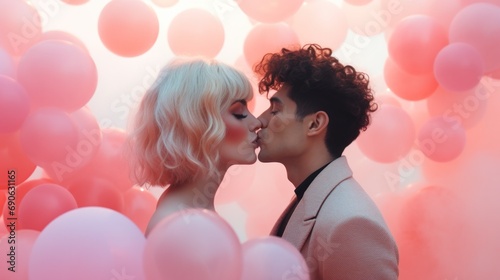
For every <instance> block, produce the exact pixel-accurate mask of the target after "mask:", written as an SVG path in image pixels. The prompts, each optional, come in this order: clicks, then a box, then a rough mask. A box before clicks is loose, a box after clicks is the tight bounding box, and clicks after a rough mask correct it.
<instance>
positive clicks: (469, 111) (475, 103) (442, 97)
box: [427, 84, 489, 129]
mask: <svg viewBox="0 0 500 280" xmlns="http://www.w3.org/2000/svg"><path fill="white" fill-rule="evenodd" d="M486 90H487V89H486V88H485V87H484V86H482V85H481V84H480V85H478V86H477V87H476V88H474V89H472V90H468V91H465V92H449V91H446V90H445V89H443V88H441V87H439V88H438V89H437V90H436V91H435V92H434V94H433V95H432V96H431V97H429V98H428V99H427V108H428V110H429V113H430V114H431V116H442V117H443V118H444V119H445V120H448V121H451V122H456V123H458V124H460V125H462V126H463V127H464V128H466V129H469V128H471V127H473V126H474V125H476V124H477V123H479V121H480V120H481V118H482V117H483V115H484V113H485V111H486V107H487V105H488V99H489V94H488V93H485V91H486Z"/></svg>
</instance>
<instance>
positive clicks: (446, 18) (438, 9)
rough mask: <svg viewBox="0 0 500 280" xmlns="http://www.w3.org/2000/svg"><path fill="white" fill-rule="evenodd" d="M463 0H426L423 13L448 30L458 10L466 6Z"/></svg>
mask: <svg viewBox="0 0 500 280" xmlns="http://www.w3.org/2000/svg"><path fill="white" fill-rule="evenodd" d="M463 1H464V0H441V1H434V0H425V2H424V3H423V5H424V7H425V10H424V11H423V14H426V15H428V16H431V17H432V18H434V20H436V21H437V22H439V24H441V26H442V27H443V28H444V30H445V31H448V30H449V27H450V24H451V21H452V20H453V18H454V17H455V15H456V14H458V12H459V11H460V10H461V9H462V8H463V7H464V5H463V3H462V2H463ZM474 1H475V0H474ZM494 1H496V0H494ZM419 2H420V1H419Z"/></svg>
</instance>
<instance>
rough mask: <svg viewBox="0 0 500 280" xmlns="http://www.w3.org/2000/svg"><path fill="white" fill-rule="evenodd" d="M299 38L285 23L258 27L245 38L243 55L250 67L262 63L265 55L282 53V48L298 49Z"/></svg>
mask: <svg viewBox="0 0 500 280" xmlns="http://www.w3.org/2000/svg"><path fill="white" fill-rule="evenodd" d="M299 47H300V43H299V38H298V37H297V35H296V34H295V32H294V31H293V30H292V29H291V28H290V27H289V26H288V25H286V24H284V23H276V24H259V25H256V26H255V27H254V28H253V29H252V30H250V32H249V33H248V34H247V37H246V38H245V43H244V45H243V53H244V54H245V59H246V61H247V63H248V65H249V66H250V67H252V68H253V67H254V66H255V64H257V63H258V62H260V61H261V60H262V58H263V57H264V55H265V54H267V53H274V52H279V51H281V49H282V48H288V49H298V48H299Z"/></svg>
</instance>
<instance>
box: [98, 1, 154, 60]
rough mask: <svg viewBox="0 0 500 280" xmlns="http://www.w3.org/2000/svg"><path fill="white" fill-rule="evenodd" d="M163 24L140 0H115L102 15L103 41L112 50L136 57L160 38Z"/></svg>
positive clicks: (101, 29)
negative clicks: (161, 24) (160, 29)
mask: <svg viewBox="0 0 500 280" xmlns="http://www.w3.org/2000/svg"><path fill="white" fill-rule="evenodd" d="M159 28H160V24H159V21H158V17H157V16H156V13H155V11H154V10H153V8H151V7H150V6H149V5H147V4H146V3H145V2H143V1H139V0H114V1H111V2H109V3H108V4H107V5H106V6H105V7H104V8H103V9H102V11H101V14H100V15H99V22H98V31H99V37H100V38H101V41H102V42H103V43H104V45H105V46H106V48H108V49H109V50H110V51H111V52H113V53H115V54H117V55H120V56H124V57H133V56H138V55H141V54H143V53H145V52H147V51H148V50H149V49H151V47H152V46H153V45H154V44H155V42H156V39H157V38H158V32H159Z"/></svg>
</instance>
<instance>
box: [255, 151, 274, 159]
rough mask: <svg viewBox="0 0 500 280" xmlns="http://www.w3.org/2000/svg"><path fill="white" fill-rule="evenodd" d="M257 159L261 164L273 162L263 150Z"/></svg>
mask: <svg viewBox="0 0 500 280" xmlns="http://www.w3.org/2000/svg"><path fill="white" fill-rule="evenodd" d="M257 158H258V159H259V161H260V162H273V161H272V159H270V158H269V157H268V156H267V155H266V154H265V153H263V152H262V150H261V151H260V152H259V154H258V155H257Z"/></svg>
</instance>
